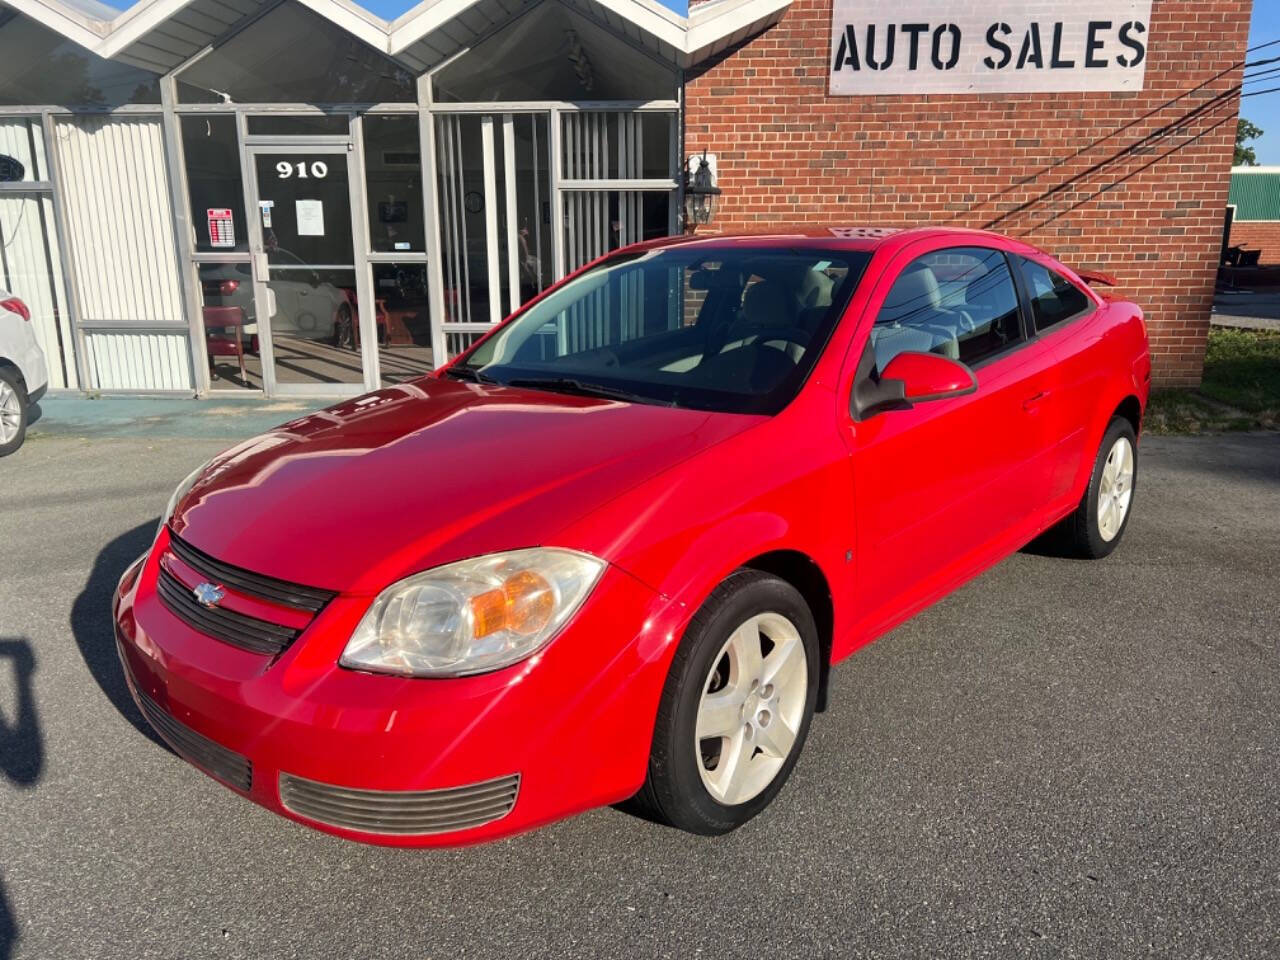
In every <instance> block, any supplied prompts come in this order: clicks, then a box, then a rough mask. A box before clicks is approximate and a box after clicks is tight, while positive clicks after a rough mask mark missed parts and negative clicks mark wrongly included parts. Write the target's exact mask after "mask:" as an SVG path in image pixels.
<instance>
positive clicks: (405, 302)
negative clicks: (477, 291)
mask: <svg viewBox="0 0 1280 960" xmlns="http://www.w3.org/2000/svg"><path fill="white" fill-rule="evenodd" d="M373 298H374V306H375V310H374V316H375V318H376V323H377V330H378V358H379V361H380V366H381V369H382V382H383V383H384V384H386V383H403V382H404V381H405V380H411V379H413V378H414V377H420V376H422V375H423V374H426V373H430V372H431V370H432V369H433V368H434V366H435V363H434V362H433V357H432V353H431V312H430V307H429V305H428V301H427V265H426V264H425V263H375V264H374V265H373Z"/></svg>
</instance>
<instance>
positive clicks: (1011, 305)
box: [848, 241, 1051, 635]
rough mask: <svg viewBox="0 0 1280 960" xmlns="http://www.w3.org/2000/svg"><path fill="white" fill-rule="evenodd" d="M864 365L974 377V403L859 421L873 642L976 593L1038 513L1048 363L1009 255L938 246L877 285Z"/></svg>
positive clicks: (862, 555)
mask: <svg viewBox="0 0 1280 960" xmlns="http://www.w3.org/2000/svg"><path fill="white" fill-rule="evenodd" d="M869 314H870V317H864V318H863V324H864V327H865V329H864V330H862V331H860V334H859V337H858V338H855V342H856V343H857V344H858V347H857V349H856V351H855V355H854V359H856V357H857V356H859V355H860V354H861V353H862V351H863V350H864V349H867V350H871V351H872V352H873V353H874V356H875V363H876V366H877V368H878V369H883V368H884V366H885V365H886V364H887V363H888V361H889V360H890V359H892V358H893V356H895V355H896V354H898V353H901V352H904V351H919V352H932V353H938V354H941V355H943V356H947V357H950V358H952V359H956V360H959V361H960V362H962V363H965V364H966V365H968V366H969V367H970V368H971V369H972V370H973V371H974V374H975V376H976V378H977V382H978V388H977V390H976V392H974V393H971V394H968V395H965V396H958V397H951V398H948V399H942V400H936V401H931V402H921V403H916V404H915V405H914V406H912V407H910V408H908V409H898V410H885V411H882V412H880V413H876V414H874V415H872V416H870V417H868V418H867V419H866V420H864V421H863V422H855V421H853V419H852V417H850V420H849V423H848V430H849V434H850V438H851V456H852V462H853V482H854V497H855V516H856V518H857V519H856V524H857V531H856V533H857V538H856V539H857V544H858V575H857V579H858V585H859V588H858V592H859V598H858V601H859V602H858V609H859V610H860V612H861V617H862V625H863V627H864V629H866V630H868V631H870V632H871V633H872V634H873V635H874V634H878V633H881V632H883V631H884V630H887V629H889V628H890V627H892V626H893V625H895V624H896V623H897V622H900V621H902V620H904V619H906V618H907V617H908V616H910V615H912V614H913V613H915V612H916V611H917V610H919V609H921V608H922V607H923V606H925V605H926V604H927V603H929V602H931V601H932V600H933V599H935V598H936V597H938V596H940V595H941V594H943V593H945V592H947V591H948V590H950V589H951V588H952V587H954V586H955V585H956V584H958V583H959V582H961V581H962V580H964V579H966V578H967V577H968V576H970V575H971V574H972V572H973V571H975V570H976V569H978V568H979V567H980V566H981V565H983V563H984V558H985V557H986V556H987V555H988V554H989V553H990V552H992V551H993V550H996V549H998V548H999V545H1000V544H1003V543H1005V542H1011V540H1012V539H1016V538H1017V537H1018V536H1020V535H1021V534H1020V533H1018V532H1016V531H1020V530H1022V529H1024V528H1025V527H1026V524H1027V522H1028V519H1027V518H1028V515H1029V514H1030V513H1031V510H1030V504H1031V502H1032V500H1033V499H1034V490H1033V489H1032V487H1033V486H1034V485H1033V484H1028V483H1027V476H1026V473H1025V470H1026V468H1027V467H1028V464H1029V463H1030V462H1031V461H1033V460H1034V459H1035V455H1036V451H1037V449H1038V447H1039V443H1038V440H1037V431H1038V429H1039V428H1038V424H1037V420H1036V418H1035V416H1034V410H1033V408H1034V398H1035V395H1036V394H1037V392H1038V391H1039V390H1040V386H1039V383H1040V380H1041V378H1042V377H1043V375H1044V371H1045V368H1046V365H1047V364H1049V363H1050V362H1051V356H1050V354H1048V353H1047V352H1046V351H1044V350H1043V349H1042V348H1040V346H1039V345H1037V344H1028V343H1027V341H1026V333H1025V330H1026V328H1025V325H1024V323H1023V318H1022V309H1021V305H1020V302H1019V299H1018V295H1017V288H1016V287H1015V285H1014V282H1013V276H1012V273H1011V272H1010V269H1009V265H1008V263H1007V261H1006V259H1005V256H1004V254H1003V253H1002V252H1001V251H999V250H996V249H993V248H984V247H964V248H958V247H947V246H944V245H940V244H939V243H938V242H937V241H933V242H929V241H926V242H924V243H921V244H916V245H913V246H912V247H909V248H908V249H907V250H906V251H903V253H901V254H899V256H898V257H897V258H895V260H894V261H893V262H891V264H890V266H889V269H888V270H886V272H885V274H884V275H883V276H882V277H881V278H880V281H879V282H878V284H877V289H876V290H875V291H874V292H873V294H872V297H871V300H870V302H869Z"/></svg>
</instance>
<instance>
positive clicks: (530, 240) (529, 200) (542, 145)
mask: <svg viewBox="0 0 1280 960" xmlns="http://www.w3.org/2000/svg"><path fill="white" fill-rule="evenodd" d="M549 126H550V118H549V117H548V116H547V115H546V114H529V115H525V116H517V117H516V118H515V153H516V157H515V163H516V212H515V217H516V224H515V226H516V242H517V243H518V244H519V247H518V249H517V251H516V256H517V260H518V263H519V269H520V302H521V303H524V302H526V301H528V300H532V299H533V298H534V297H535V296H537V295H538V294H539V293H541V292H542V291H543V290H544V289H545V288H546V287H548V286H550V285H551V283H552V282H553V281H554V280H555V263H554V262H553V257H552V250H551V172H550V169H549V168H550V162H549V161H550V156H549V152H548V149H547V147H548V142H547V140H548V127H549Z"/></svg>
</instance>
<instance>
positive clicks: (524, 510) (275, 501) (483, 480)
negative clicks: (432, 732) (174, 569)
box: [171, 378, 760, 593]
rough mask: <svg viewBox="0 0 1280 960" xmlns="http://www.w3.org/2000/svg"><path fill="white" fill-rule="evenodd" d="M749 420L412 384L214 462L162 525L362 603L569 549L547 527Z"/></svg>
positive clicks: (314, 417) (243, 562)
mask: <svg viewBox="0 0 1280 960" xmlns="http://www.w3.org/2000/svg"><path fill="white" fill-rule="evenodd" d="M759 419H760V418H758V417H754V416H743V415H735V414H722V413H705V412H701V411H694V410H681V409H676V408H672V407H659V406H653V405H647V404H629V403H621V402H616V401H611V400H602V399H596V398H592V397H577V396H568V395H563V394H555V393H548V392H544V391H535V390H522V389H514V388H509V387H499V386H489V385H480V384H472V383H462V382H458V381H453V380H446V379H434V378H426V379H422V380H417V381H413V382H412V383H408V384H401V385H398V386H395V387H388V388H386V389H383V390H379V391H377V392H375V393H371V394H368V395H366V396H363V397H360V398H358V399H356V400H352V401H349V402H346V403H343V404H339V405H338V406H335V407H330V408H328V409H326V410H322V411H319V412H318V413H314V414H311V415H309V416H306V417H302V418H300V419H298V420H293V421H291V422H289V423H286V424H284V425H282V426H281V427H279V428H277V429H276V430H274V431H272V432H271V433H267V434H264V435H262V436H259V437H255V438H254V439H252V440H248V441H246V442H244V443H242V444H240V445H239V446H236V447H233V448H232V449H230V450H228V451H226V452H225V453H222V454H220V455H219V456H217V457H215V458H214V459H213V461H211V462H210V464H209V465H208V467H207V468H206V469H205V470H204V471H203V473H202V474H201V475H200V478H199V479H198V480H197V481H196V483H195V484H194V486H193V487H192V488H191V490H190V491H189V492H188V493H187V494H186V495H185V496H183V497H182V498H181V500H180V502H179V503H178V506H177V509H176V510H175V511H174V515H173V518H172V521H171V525H172V527H173V530H174V531H175V532H176V533H177V534H178V535H179V536H181V537H182V538H183V539H184V540H186V541H187V542H188V543H191V544H192V545H193V546H195V547H197V548H198V549H200V550H203V551H204V552H206V553H208V554H210V555H212V556H214V557H216V558H217V559H219V560H222V561H223V562H225V563H230V564H233V565H235V566H238V567H243V568H245V569H248V570H252V571H254V572H257V573H262V574H266V575H268V576H273V577H278V578H280V579H283V580H289V581H292V582H295V583H299V584H306V585H310V586H316V587H325V588H327V589H331V590H340V591H347V592H355V593H362V592H369V593H374V592H377V591H379V590H381V589H382V588H384V587H386V586H387V585H388V584H389V583H392V582H394V581H395V580H398V579H400V578H401V577H404V576H407V575H409V574H410V573H414V572H417V571H419V570H424V569H427V568H428V567H432V566H436V565H438V564H440V563H448V562H450V561H453V560H458V559H462V558H465V557H469V556H477V555H480V554H483V553H489V552H493V551H497V550H508V549H515V548H519V547H528V546H538V545H560V546H570V547H571V546H573V544H563V543H559V544H558V543H557V541H556V539H555V536H556V533H557V531H559V530H561V529H563V528H564V527H566V526H568V525H569V524H571V523H572V522H573V521H575V520H577V519H579V518H580V517H582V516H584V515H586V514H587V513H589V512H590V511H592V510H594V509H596V508H597V507H599V506H601V505H602V504H604V503H606V502H607V501H609V500H611V499H612V498H614V497H616V496H617V495H619V494H621V493H623V492H624V491H626V490H627V489H630V488H631V487H634V486H636V485H637V484H640V483H643V482H645V481H646V480H648V479H650V478H652V477H654V476H656V475H658V474H659V473H661V472H663V471H664V470H666V469H668V468H670V467H672V466H674V465H675V464H677V463H679V462H680V461H682V460H684V459H687V458H688V457H690V456H693V455H694V454H696V453H698V452H699V451H700V450H703V449H705V448H707V447H709V446H711V445H713V444H715V443H718V442H719V441H721V440H723V439H725V438H727V437H729V436H731V435H733V434H735V433H738V432H740V431H741V430H743V429H746V428H747V427H749V426H751V425H752V424H753V423H755V422H757V421H758V420H759ZM605 559H609V558H608V557H606V558H605Z"/></svg>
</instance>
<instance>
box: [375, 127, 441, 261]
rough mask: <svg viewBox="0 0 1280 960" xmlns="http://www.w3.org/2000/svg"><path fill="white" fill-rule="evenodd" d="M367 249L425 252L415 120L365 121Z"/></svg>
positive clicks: (420, 155) (424, 230)
mask: <svg viewBox="0 0 1280 960" xmlns="http://www.w3.org/2000/svg"><path fill="white" fill-rule="evenodd" d="M364 170H365V188H366V189H367V190H368V192H369V194H368V196H369V244H370V249H371V250H373V251H374V252H377V253H391V252H399V251H413V252H417V253H421V252H422V251H424V250H425V249H426V235H427V234H426V226H425V222H424V219H423V217H424V211H423V203H422V151H421V146H420V144H419V142H418V118H417V117H386V116H377V115H368V116H366V117H365V118H364Z"/></svg>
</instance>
